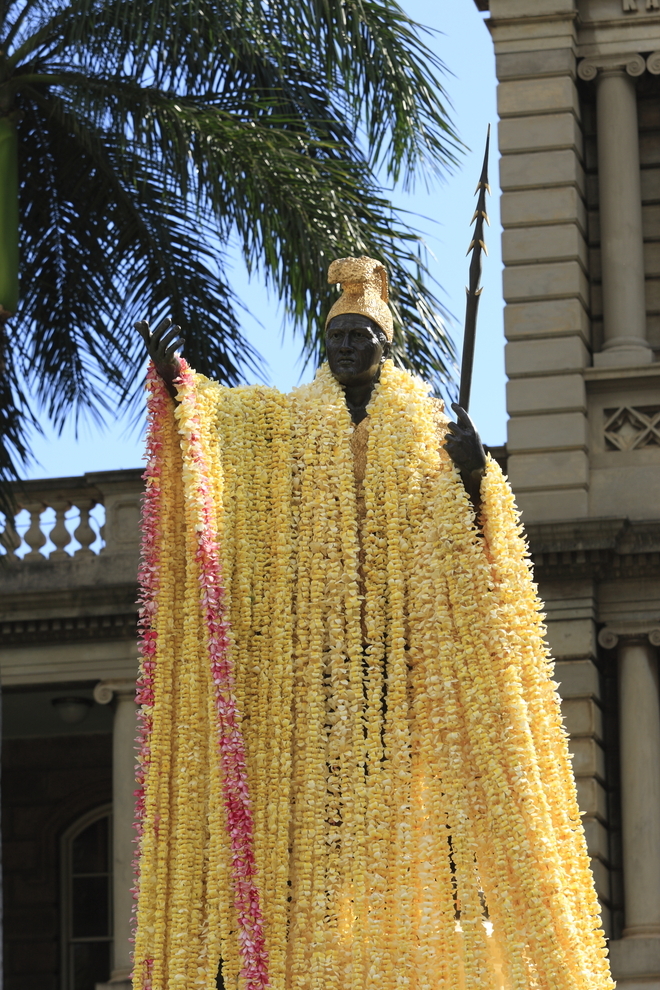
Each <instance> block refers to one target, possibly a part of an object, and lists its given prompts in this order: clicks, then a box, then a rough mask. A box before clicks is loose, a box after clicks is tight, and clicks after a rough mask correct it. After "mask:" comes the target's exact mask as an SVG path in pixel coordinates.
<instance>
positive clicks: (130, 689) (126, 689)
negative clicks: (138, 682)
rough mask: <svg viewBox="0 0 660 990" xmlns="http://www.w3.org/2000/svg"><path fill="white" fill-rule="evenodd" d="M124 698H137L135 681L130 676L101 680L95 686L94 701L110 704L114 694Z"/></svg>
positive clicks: (100, 703)
mask: <svg viewBox="0 0 660 990" xmlns="http://www.w3.org/2000/svg"><path fill="white" fill-rule="evenodd" d="M115 695H117V697H118V698H121V699H122V700H129V699H131V698H132V699H133V700H135V681H134V680H131V678H129V677H121V678H114V679H112V678H111V679H109V680H107V681H99V682H98V684H97V685H96V687H95V688H94V701H96V702H98V704H99V705H109V704H110V702H111V701H112V699H113V698H114V696H115Z"/></svg>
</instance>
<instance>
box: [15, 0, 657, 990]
mask: <svg viewBox="0 0 660 990" xmlns="http://www.w3.org/2000/svg"><path fill="white" fill-rule="evenodd" d="M464 2H469V0H464ZM477 5H478V6H479V7H480V8H481V9H484V10H486V9H488V7H489V12H488V17H487V19H486V23H487V24H488V26H489V28H490V30H491V33H492V37H493V42H494V45H495V52H496V56H497V73H498V79H499V86H498V99H499V115H500V124H499V147H500V152H501V155H502V158H501V169H500V181H501V188H502V210H501V212H502V221H503V225H504V237H503V255H504V262H505V272H504V294H505V299H506V307H505V323H506V334H507V339H508V344H507V373H508V376H509V385H508V410H509V415H510V420H509V431H508V443H507V451H506V456H508V471H509V476H510V479H511V481H512V483H513V486H514V488H515V490H516V493H517V496H518V500H519V504H520V506H521V507H522V509H523V513H524V519H525V523H526V525H527V529H528V533H529V537H530V543H531V548H532V552H533V556H534V562H535V568H536V576H537V579H538V581H539V583H540V586H541V593H542V595H543V597H544V599H545V601H546V603H547V612H548V627H549V638H550V641H551V646H552V649H553V652H554V654H555V656H556V658H557V660H558V663H557V680H558V681H560V682H561V687H560V691H561V693H562V697H563V699H564V702H563V704H564V712H565V716H566V724H567V727H568V729H569V731H570V734H571V737H572V751H573V753H574V768H575V773H576V777H577V782H578V790H579V797H580V802H581V807H582V810H583V813H584V822H585V827H586V831H587V837H588V843H589V849H590V852H591V855H592V863H593V869H594V873H595V876H596V881H597V886H598V891H599V894H600V897H601V900H602V904H603V913H604V920H605V926H606V929H607V932H608V935H609V937H610V939H611V941H610V948H611V957H612V964H613V969H614V973H615V976H616V977H617V979H618V981H619V986H620V987H622V988H625V990H642V988H644V990H660V705H659V700H658V674H657V647H658V646H660V389H659V386H660V363H658V361H657V357H658V352H659V351H660V0H490V3H489V4H488V0H477ZM500 454H501V456H505V453H504V451H501V452H500ZM139 491H140V481H139V472H137V471H134V472H133V471H124V472H110V473H105V474H96V475H86V476H85V477H83V478H73V479H71V478H69V479H55V480H53V481H49V482H33V483H30V484H28V485H27V486H26V489H25V492H24V494H23V496H22V498H23V502H24V506H25V510H24V511H25V512H27V513H28V514H29V516H30V525H29V528H28V529H27V531H26V532H25V535H24V542H23V548H22V551H25V550H26V549H27V550H28V553H27V554H26V555H25V556H23V557H22V558H19V557H16V556H14V554H13V551H14V550H15V549H16V548H17V542H20V541H19V540H18V537H16V536H15V534H14V532H13V531H12V530H11V529H8V530H6V531H5V534H4V536H3V537H2V538H3V541H4V543H5V546H7V547H8V548H9V550H10V553H9V554H8V555H7V556H6V558H3V559H2V560H1V561H0V592H1V593H2V598H1V604H0V667H1V670H2V681H3V691H4V704H3V714H4V727H3V736H4V740H3V781H2V784H3V812H4V813H3V856H4V878H5V990H33V988H34V987H39V988H40V990H92V987H93V986H94V983H95V982H98V981H100V982H103V981H106V980H107V979H108V978H109V977H110V976H112V978H113V980H114V981H115V982H114V984H113V986H114V987H115V990H123V988H124V987H126V986H128V984H127V982H126V977H127V973H128V968H129V955H128V946H129V943H128V928H129V914H130V861H131V856H132V846H131V840H132V831H131V806H132V789H133V784H132V765H133V748H132V747H133V737H134V731H135V730H134V703H133V700H132V691H133V685H134V678H135V671H136V647H135V605H134V602H135V595H136V589H135V573H136V567H137V557H138V527H137V518H138V502H139ZM94 506H96V507H97V509H94V510H93V507H94ZM101 506H102V507H103V509H104V513H105V528H104V533H103V537H104V541H105V545H104V547H103V549H102V550H101V551H100V552H98V550H99V547H100V543H101V541H100V539H99V538H98V536H97V534H96V532H95V531H94V529H93V528H92V527H91V526H90V521H89V520H90V512H92V514H93V512H94V511H99V507H101ZM44 513H49V514H50V517H51V518H53V517H54V519H55V525H54V528H53V529H52V530H51V531H50V537H49V539H50V542H49V544H48V547H47V548H46V549H48V548H50V550H51V552H50V554H49V556H48V557H47V559H46V558H45V557H44V554H43V552H42V550H43V548H44V546H45V542H46V538H45V536H44V533H43V531H42V527H43V526H45V520H46V519H47V518H48V515H45V514H44ZM72 515H76V517H77V520H78V521H77V522H76V523H75V524H71V523H67V522H66V519H68V518H69V517H70V516H72ZM74 525H75V526H76V527H77V528H76V529H75V540H76V541H77V543H78V544H79V546H78V549H77V550H76V552H75V553H74V554H73V556H70V554H69V552H68V551H70V550H71V548H72V545H73V544H72V542H71V541H72V537H71V535H70V530H71V529H72V528H73V526H74ZM67 527H68V528H67ZM22 551H21V552H22Z"/></svg>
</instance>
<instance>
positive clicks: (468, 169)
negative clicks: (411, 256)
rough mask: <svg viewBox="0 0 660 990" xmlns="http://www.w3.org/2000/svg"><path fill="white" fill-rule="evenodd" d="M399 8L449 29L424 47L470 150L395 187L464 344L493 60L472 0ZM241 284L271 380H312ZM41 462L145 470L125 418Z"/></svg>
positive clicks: (497, 284) (496, 384)
mask: <svg viewBox="0 0 660 990" xmlns="http://www.w3.org/2000/svg"><path fill="white" fill-rule="evenodd" d="M402 6H403V7H404V9H405V10H406V12H407V13H408V14H409V15H410V16H411V17H412V18H414V19H415V20H417V21H419V22H420V23H422V24H425V25H427V26H428V27H431V28H434V29H436V31H439V32H442V33H440V34H436V35H432V36H430V37H429V36H427V43H428V44H429V45H430V47H432V48H433V49H434V50H435V52H436V53H437V54H438V55H439V57H440V58H441V59H442V60H443V61H444V63H445V65H446V66H447V68H448V70H449V71H450V73H451V74H449V75H447V77H446V79H445V89H446V91H447V93H448V95H449V98H450V100H451V103H452V105H453V119H454V122H455V124H456V127H457V130H458V133H459V135H460V137H461V139H462V140H463V142H464V143H465V144H466V145H467V146H468V149H469V150H468V152H467V153H466V154H465V156H464V159H463V161H462V162H461V164H460V166H459V168H458V169H457V170H456V171H455V173H454V174H453V175H451V176H448V177H447V179H446V180H445V182H443V183H437V184H436V185H435V186H434V187H433V188H431V189H426V188H425V186H424V184H423V183H420V184H419V188H418V189H417V190H415V192H413V193H411V194H403V193H402V192H400V191H399V190H396V189H395V190H394V192H393V194H392V195H393V200H394V202H395V204H396V205H397V206H399V207H400V208H402V209H405V210H407V211H409V212H410V214H413V215H414V216H410V217H409V220H410V222H411V224H412V225H413V226H415V227H416V228H417V229H418V230H419V231H420V232H421V233H422V234H423V235H424V237H425V238H426V241H427V244H428V247H429V250H430V252H431V254H430V259H429V260H430V268H431V271H432V273H433V275H434V277H435V278H437V280H438V282H439V283H440V285H441V286H442V290H443V291H442V292H441V293H440V295H441V298H442V299H443V301H444V302H445V305H446V307H447V309H448V310H449V311H450V312H451V313H452V314H453V315H454V317H455V322H454V324H453V325H451V326H450V331H451V332H452V334H453V335H454V337H455V339H456V340H457V342H458V344H459V353H460V341H461V337H462V321H463V315H464V308H465V282H466V279H467V268H468V261H467V259H466V257H465V252H466V249H467V246H468V244H469V240H470V230H469V227H468V224H469V221H470V218H471V216H472V213H473V210H474V204H475V202H476V200H475V198H474V189H475V186H476V183H477V180H478V178H479V172H480V169H481V159H482V156H483V146H484V141H485V137H486V127H487V125H488V123H489V122H490V123H491V124H492V125H493V128H495V127H496V121H497V118H496V112H495V86H496V80H495V60H494V55H493V48H492V42H491V39H490V35H489V33H488V30H487V28H486V25H485V24H484V15H483V14H480V13H479V12H478V11H477V9H476V7H475V5H474V2H473V0H403V3H402ZM496 145H497V141H496V140H495V134H493V140H492V142H491V161H490V181H491V188H492V190H493V195H492V197H491V198H490V201H489V206H488V209H489V215H490V221H491V227H490V229H487V237H486V242H487V245H488V250H489V257H488V258H486V259H484V276H483V285H484V291H483V293H482V296H481V303H480V314H479V327H478V335H477V351H476V358H475V375H474V383H473V387H472V403H471V409H470V412H471V414H472V416H473V418H474V420H475V421H476V423H477V426H478V428H479V430H480V432H481V435H482V437H483V439H484V440H485V441H486V443H490V444H501V443H504V441H505V437H506V413H505V404H504V383H505V378H504V338H503V330H502V309H503V303H502V289H501V285H502V276H501V272H502V264H501V253H500V225H499V202H498V191H499V190H498V167H497V152H496V150H495V149H496ZM234 287H235V289H236V291H237V293H238V294H239V295H241V296H242V297H243V298H244V300H245V301H246V303H247V305H248V306H249V308H250V310H251V312H252V314H254V319H250V318H249V317H246V319H245V324H244V330H245V333H246V335H247V336H248V337H249V338H250V340H251V341H252V342H253V343H254V345H255V346H256V347H257V349H258V350H259V351H260V352H261V353H262V355H263V356H264V358H265V359H266V362H267V376H268V377H267V379H266V380H267V381H268V383H269V384H272V385H275V386H277V387H278V388H280V389H282V390H283V391H288V390H289V389H290V388H291V387H292V386H293V385H296V384H298V383H299V382H300V381H307V380H309V379H310V378H311V377H312V375H313V369H312V368H307V369H303V368H302V366H301V363H300V361H299V360H298V345H297V342H296V341H295V340H294V339H293V338H292V335H291V333H290V332H289V331H288V329H287V328H286V327H284V328H283V326H282V314H281V311H280V310H279V308H278V302H277V299H274V298H272V297H269V295H268V294H267V292H266V291H265V289H264V287H263V285H261V284H260V283H259V282H258V280H256V279H252V280H248V278H247V275H246V272H245V270H244V268H243V266H242V264H241V262H240V261H239V260H237V261H236V265H235V270H234ZM33 450H34V454H35V462H34V463H33V464H32V465H31V467H30V468H29V470H28V471H27V473H26V474H27V477H28V478H54V477H65V476H69V477H70V476H73V475H81V474H84V473H85V472H87V471H111V470H116V469H119V468H135V467H139V466H140V464H141V462H142V435H141V431H140V429H139V428H138V427H136V428H133V429H131V428H130V425H129V424H128V422H127V421H126V420H122V419H121V418H118V419H117V420H116V421H114V422H108V423H107V424H106V426H105V428H103V427H99V426H98V425H96V424H93V423H88V422H83V423H81V424H80V425H79V429H78V437H77V438H76V437H75V435H74V431H73V429H69V428H67V427H65V429H64V431H63V433H62V434H61V435H60V436H57V435H54V434H53V433H52V432H50V431H47V432H46V434H45V436H43V437H35V438H34V440H33Z"/></svg>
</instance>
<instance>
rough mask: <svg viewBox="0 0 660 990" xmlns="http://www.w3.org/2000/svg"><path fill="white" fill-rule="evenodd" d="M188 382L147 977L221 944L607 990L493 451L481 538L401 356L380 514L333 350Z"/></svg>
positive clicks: (280, 972) (387, 425)
mask: <svg viewBox="0 0 660 990" xmlns="http://www.w3.org/2000/svg"><path fill="white" fill-rule="evenodd" d="M150 387H152V388H155V387H156V386H155V384H154V385H153V386H150ZM180 399H181V402H180V404H179V406H178V408H177V413H176V420H175V419H174V417H173V416H172V415H171V413H170V412H169V411H168V402H167V400H163V401H160V400H159V401H158V402H152V410H153V417H154V422H155V423H156V424H157V428H156V429H155V432H152V440H151V441H150V443H151V450H152V452H153V453H156V454H157V457H156V458H155V460H153V467H152V468H150V470H151V472H152V474H153V481H152V482H150V484H151V487H152V488H153V492H152V496H153V497H152V498H151V500H150V501H149V500H148V501H147V503H146V505H145V523H146V529H145V546H144V553H145V576H146V578H147V581H146V583H145V597H146V605H145V607H146V609H147V612H148V615H149V616H150V619H151V625H150V631H149V633H148V635H147V637H146V639H145V651H144V657H145V659H144V663H143V689H142V690H143V702H144V705H145V709H144V711H145V719H146V722H145V725H146V727H147V729H146V731H145V739H144V748H143V763H142V767H143V770H142V773H143V777H144V798H143V800H142V804H141V808H143V812H142V818H143V824H142V837H141V870H142V872H141V878H140V899H139V908H138V930H137V937H136V970H135V972H136V988H139V990H174V988H177V990H178V988H182V990H188V988H189V987H190V988H192V987H195V986H199V987H203V988H204V990H212V988H213V987H214V986H215V976H216V972H217V968H218V961H219V959H220V958H221V959H222V972H223V976H224V979H225V985H227V986H238V987H240V988H245V990H256V988H257V987H258V988H260V990H261V987H265V985H266V981H268V985H269V986H271V987H272V988H273V990H344V988H348V987H350V988H351V990H376V988H378V990H395V988H397V990H398V988H410V990H440V988H444V990H458V988H464V990H531V988H534V990H610V988H611V987H612V982H611V979H610V977H609V971H608V967H607V960H606V958H605V956H606V952H605V948H604V942H603V936H602V931H601V930H600V928H599V917H598V904H597V900H596V896H595V892H594V889H593V882H592V879H591V876H590V873H589V869H588V856H587V852H586V846H585V841H584V834H583V830H582V827H581V824H580V818H579V812H578V809H577V802H576V798H575V785H574V782H573V779H572V775H571V771H570V762H569V757H568V749H567V740H566V736H565V733H564V732H563V729H562V727H561V717H560V712H559V707H558V700H557V696H556V693H555V691H554V687H553V685H552V682H551V679H550V676H551V666H550V664H549V661H548V658H547V655H546V653H545V647H544V645H543V626H542V621H541V617H540V613H539V607H540V606H539V603H538V600H537V598H536V594H535V590H534V587H533V585H532V583H531V579H530V573H529V568H528V566H527V564H526V560H525V553H526V551H525V547H524V543H523V541H522V537H521V535H520V529H519V524H518V520H517V516H516V511H515V505H514V504H513V500H512V496H511V493H510V490H509V489H508V486H507V485H506V483H505V481H504V479H503V477H502V475H501V472H500V471H499V469H498V467H497V465H496V464H494V463H492V462H491V463H490V464H489V466H488V472H487V477H486V480H485V482H484V489H483V506H482V512H483V519H482V531H483V535H481V534H480V532H479V530H478V529H477V527H476V525H475V520H474V515H473V511H472V507H471V505H470V503H469V500H468V498H467V496H466V493H465V491H464V489H463V486H462V484H461V482H460V479H459V478H458V476H457V474H456V472H455V470H454V468H453V466H452V465H451V463H450V461H449V459H448V457H447V456H446V454H445V452H444V450H443V449H442V444H441V438H442V434H443V430H444V422H445V420H444V418H443V416H442V414H441V413H439V411H438V407H437V404H436V403H434V401H433V400H431V399H430V398H429V397H428V394H427V390H426V388H425V387H424V386H423V385H422V384H421V383H420V382H418V381H416V380H415V379H413V378H411V377H410V376H409V375H407V374H406V373H404V372H401V371H398V370H396V369H395V368H394V367H393V365H392V364H391V362H387V363H386V364H385V366H384V368H383V371H382V374H381V379H380V382H379V384H378V386H377V388H376V390H375V393H374V396H373V398H372V401H371V403H370V406H369V410H368V412H369V420H368V423H367V424H365V425H363V427H362V429H363V431H364V430H366V434H365V435H366V436H368V443H367V450H366V473H365V475H364V481H363V485H362V489H361V491H362V494H363V497H364V502H363V506H364V508H363V509H362V508H361V509H360V510H359V511H358V504H357V501H356V488H355V475H354V462H353V453H352V451H351V442H352V437H353V426H352V424H351V422H350V417H349V415H348V411H347V408H346V404H345V401H344V396H343V392H342V390H341V388H340V387H339V386H338V385H337V383H336V381H335V380H334V378H333V377H332V375H331V374H330V372H329V370H328V369H327V367H323V368H321V369H320V370H319V372H318V374H317V377H316V379H315V381H314V382H313V383H311V384H310V385H306V386H303V387H301V388H299V389H297V390H294V392H293V393H292V394H291V395H290V396H283V395H280V394H279V393H277V392H276V391H275V390H273V389H265V388H262V387H258V386H255V387H246V388H239V389H223V388H220V387H218V386H217V385H215V384H214V383H212V382H208V381H207V380H206V379H203V378H202V377H201V376H194V375H193V373H192V372H191V371H190V370H189V369H188V368H187V367H186V368H185V369H184V374H183V377H182V381H181V385H180ZM165 553H167V555H168V556H167V561H168V563H167V566H164V560H165V557H164V554H165ZM223 576H224V577H223ZM150 596H153V599H154V605H151V604H150V600H151V599H150ZM149 729H150V735H149ZM218 742H219V745H220V749H219V754H218V750H217V744H218ZM217 754H218V755H217ZM248 793H249V796H250V799H249V801H248V797H247V795H248ZM267 965H268V969H266V966H267Z"/></svg>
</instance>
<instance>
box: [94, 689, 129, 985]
mask: <svg viewBox="0 0 660 990" xmlns="http://www.w3.org/2000/svg"><path fill="white" fill-rule="evenodd" d="M113 697H114V698H116V708H115V718H114V724H113V732H112V850H113V856H112V869H113V874H112V894H113V954H112V973H111V975H110V982H109V983H103V984H97V990H104V988H108V990H130V986H131V982H130V973H131V970H132V968H133V964H132V959H131V953H132V945H131V942H130V941H129V940H130V935H131V912H132V909H133V894H132V887H133V858H134V854H135V847H134V844H133V839H134V836H135V832H134V830H133V808H134V801H135V798H134V794H133V792H134V790H135V758H136V754H135V737H136V734H137V722H136V707H135V681H132V680H108V681H99V683H98V684H97V685H96V687H95V688H94V698H95V700H96V701H98V702H99V704H101V705H107V704H108V703H109V702H110V701H112V698H113Z"/></svg>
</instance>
